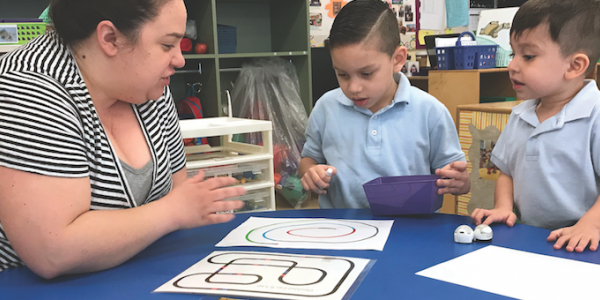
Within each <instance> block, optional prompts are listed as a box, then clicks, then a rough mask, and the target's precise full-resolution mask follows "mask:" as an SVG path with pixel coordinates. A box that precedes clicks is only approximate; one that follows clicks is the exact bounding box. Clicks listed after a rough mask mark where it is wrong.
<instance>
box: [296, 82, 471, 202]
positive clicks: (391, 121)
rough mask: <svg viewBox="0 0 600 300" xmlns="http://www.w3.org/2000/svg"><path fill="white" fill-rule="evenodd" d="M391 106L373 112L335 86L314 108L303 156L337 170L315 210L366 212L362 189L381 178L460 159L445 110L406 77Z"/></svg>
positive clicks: (432, 169) (426, 171)
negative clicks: (359, 210)
mask: <svg viewBox="0 0 600 300" xmlns="http://www.w3.org/2000/svg"><path fill="white" fill-rule="evenodd" d="M394 77H395V79H396V82H399V85H398V90H397V91H396V94H395V95H394V99H393V100H392V103H391V104H390V105H388V106H386V107H384V108H382V109H380V110H379V111H377V112H376V113H375V114H373V113H372V112H371V111H370V110H368V109H362V108H359V107H357V106H355V105H354V103H353V102H352V100H350V99H348V98H347V97H346V96H345V95H344V93H343V92H342V90H341V89H340V88H337V89H335V90H332V91H329V92H327V93H326V94H325V95H323V96H322V97H321V98H320V99H319V101H317V104H316V105H315V107H314V109H313V110H312V113H311V114H310V117H309V120H308V125H307V128H306V144H305V145H304V150H303V151H302V156H303V157H310V158H312V159H314V160H315V161H317V162H318V163H319V164H328V165H332V166H334V167H336V168H337V174H336V175H334V176H333V177H332V178H331V182H330V186H329V188H328V189H327V194H326V195H321V196H319V205H320V207H321V208H369V203H368V202H367V198H366V195H365V192H364V190H363V187H362V185H363V184H364V183H366V182H368V181H370V180H373V179H375V178H378V177H381V176H400V175H428V174H433V173H434V172H435V170H436V169H438V168H442V167H444V166H445V165H447V164H449V163H451V162H453V161H464V160H465V155H464V154H463V152H462V151H461V149H460V144H459V142H458V135H457V133H456V128H455V125H454V121H453V120H452V117H450V113H449V112H448V109H446V107H445V106H444V105H443V104H442V103H441V102H439V101H438V100H437V99H435V98H434V97H433V96H431V95H429V94H427V93H425V92H423V91H421V90H420V89H418V88H416V87H412V86H411V85H410V82H409V81H408V79H407V78H406V76H404V75H402V74H397V75H396V76H394Z"/></svg>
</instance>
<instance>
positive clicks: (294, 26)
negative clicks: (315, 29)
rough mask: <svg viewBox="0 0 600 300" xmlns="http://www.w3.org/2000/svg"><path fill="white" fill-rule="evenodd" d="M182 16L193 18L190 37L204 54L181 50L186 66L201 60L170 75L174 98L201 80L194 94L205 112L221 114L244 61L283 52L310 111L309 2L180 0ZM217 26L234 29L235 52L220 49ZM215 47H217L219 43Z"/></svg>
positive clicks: (211, 114)
mask: <svg viewBox="0 0 600 300" xmlns="http://www.w3.org/2000/svg"><path fill="white" fill-rule="evenodd" d="M184 2H185V4H186V8H187V12H188V18H189V19H192V20H195V21H196V31H197V36H198V37H197V39H196V41H195V42H198V43H205V44H206V45H207V53H206V54H185V55H184V58H185V60H186V67H185V68H184V69H185V70H187V71H192V70H195V69H197V67H198V64H202V66H201V67H202V74H200V73H198V72H180V73H178V75H176V76H173V77H172V78H171V85H170V87H171V90H172V92H173V97H174V99H175V100H176V101H177V100H180V99H183V98H184V97H185V96H186V95H187V89H188V85H187V84H193V83H197V82H199V83H202V89H201V90H200V92H199V93H198V98H200V101H201V102H202V110H203V113H204V116H205V117H221V116H227V105H228V104H227V96H226V92H225V91H226V90H229V91H230V92H231V91H232V90H233V87H232V83H235V81H236V79H237V77H238V75H239V71H240V70H241V68H242V66H243V64H244V63H246V62H249V61H251V60H253V59H256V58H268V57H283V58H285V59H286V60H290V61H291V62H292V63H293V64H294V67H295V68H296V74H297V76H298V80H299V87H300V90H299V92H300V98H301V99H302V102H303V104H304V108H305V109H306V112H307V113H310V111H311V110H312V106H313V105H312V104H313V102H312V80H311V76H312V75H311V66H310V39H309V33H310V30H309V23H308V16H309V3H308V2H307V1H306V0H286V1H280V0H184ZM218 25H227V26H233V27H235V28H236V47H235V52H236V53H223V52H224V51H220V50H219V49H221V50H223V48H225V47H223V46H224V45H219V37H218V36H219V34H218ZM220 46H221V47H220Z"/></svg>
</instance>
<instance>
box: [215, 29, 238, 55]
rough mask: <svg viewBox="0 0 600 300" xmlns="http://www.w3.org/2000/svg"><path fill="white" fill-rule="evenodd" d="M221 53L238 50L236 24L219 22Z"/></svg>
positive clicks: (218, 32)
mask: <svg viewBox="0 0 600 300" xmlns="http://www.w3.org/2000/svg"><path fill="white" fill-rule="evenodd" d="M217 36H218V45H219V53H235V52H236V51H237V49H236V48H237V29H236V28H235V27H234V26H229V25H219V24H217Z"/></svg>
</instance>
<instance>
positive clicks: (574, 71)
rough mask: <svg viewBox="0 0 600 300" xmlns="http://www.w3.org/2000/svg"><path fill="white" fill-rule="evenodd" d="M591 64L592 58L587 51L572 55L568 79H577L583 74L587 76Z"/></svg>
mask: <svg viewBox="0 0 600 300" xmlns="http://www.w3.org/2000/svg"><path fill="white" fill-rule="evenodd" d="M589 66H590V58H589V57H588V56H587V55H586V54H585V53H581V52H578V53H575V54H572V55H571V59H570V62H569V69H567V74H566V75H565V76H566V79H568V80H571V79H575V78H577V77H579V76H581V75H583V76H585V75H586V73H587V72H586V71H587V69H588V67H589Z"/></svg>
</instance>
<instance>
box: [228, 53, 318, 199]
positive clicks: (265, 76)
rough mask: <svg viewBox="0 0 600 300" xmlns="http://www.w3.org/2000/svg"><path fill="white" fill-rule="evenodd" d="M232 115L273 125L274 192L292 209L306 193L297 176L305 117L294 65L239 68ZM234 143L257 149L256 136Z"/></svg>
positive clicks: (275, 62)
mask: <svg viewBox="0 0 600 300" xmlns="http://www.w3.org/2000/svg"><path fill="white" fill-rule="evenodd" d="M232 106H233V115H234V116H235V117H240V118H248V119H257V120H270V121H271V122H272V123H273V164H274V168H275V183H276V185H277V187H278V192H280V194H282V195H283V196H284V198H286V200H287V201H288V202H290V204H292V206H294V207H299V206H300V204H302V202H304V200H305V199H306V198H307V196H308V193H306V192H305V191H304V190H303V189H302V184H300V179H299V178H298V176H297V173H298V167H299V165H300V159H301V158H302V157H301V153H302V148H303V147H304V143H305V142H306V140H305V137H304V131H305V129H306V124H307V122H308V116H307V114H306V110H305V109H304V104H303V103H302V99H301V98H300V89H299V81H298V76H297V75H296V70H295V68H294V65H293V64H292V63H291V62H289V61H286V60H284V59H281V58H270V59H257V60H254V61H252V62H250V63H245V64H243V65H242V70H241V72H240V75H239V76H238V78H237V80H236V82H235V87H234V89H233V95H232ZM234 140H238V141H243V142H245V143H250V144H255V145H260V144H261V143H262V136H261V135H260V133H256V134H247V135H243V136H235V137H234Z"/></svg>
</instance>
